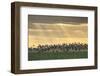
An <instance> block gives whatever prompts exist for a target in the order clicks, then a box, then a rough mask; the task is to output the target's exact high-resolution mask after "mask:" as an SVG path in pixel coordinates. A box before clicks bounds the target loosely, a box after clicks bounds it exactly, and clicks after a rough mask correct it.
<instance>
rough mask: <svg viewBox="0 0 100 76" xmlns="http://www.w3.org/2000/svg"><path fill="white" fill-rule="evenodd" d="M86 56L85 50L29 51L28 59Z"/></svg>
mask: <svg viewBox="0 0 100 76" xmlns="http://www.w3.org/2000/svg"><path fill="white" fill-rule="evenodd" d="M80 58H88V52H87V51H77V52H45V53H43V52H39V53H34V52H29V53H28V60H29V61H32V60H51V59H80Z"/></svg>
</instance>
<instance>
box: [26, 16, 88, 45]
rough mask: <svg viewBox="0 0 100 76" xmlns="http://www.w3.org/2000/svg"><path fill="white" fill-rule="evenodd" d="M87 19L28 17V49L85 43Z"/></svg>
mask: <svg viewBox="0 0 100 76" xmlns="http://www.w3.org/2000/svg"><path fill="white" fill-rule="evenodd" d="M87 24H88V18H87V17H69V16H65V17H64V16H46V15H29V16H28V35H29V36H28V42H29V47H37V46H38V45H39V44H41V45H45V44H48V45H51V44H62V43H75V42H76V43H79V42H80V43H87V39H88V38H87V37H88V26H87Z"/></svg>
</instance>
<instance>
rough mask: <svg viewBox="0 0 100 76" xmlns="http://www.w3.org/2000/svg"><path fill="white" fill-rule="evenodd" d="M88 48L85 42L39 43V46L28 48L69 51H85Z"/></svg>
mask: <svg viewBox="0 0 100 76" xmlns="http://www.w3.org/2000/svg"><path fill="white" fill-rule="evenodd" d="M87 49H88V44H83V43H70V44H67V43H66V44H65V43H64V44H53V45H38V47H37V48H28V50H29V52H68V51H84V50H87Z"/></svg>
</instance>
